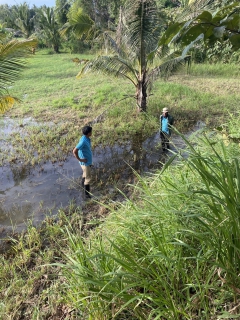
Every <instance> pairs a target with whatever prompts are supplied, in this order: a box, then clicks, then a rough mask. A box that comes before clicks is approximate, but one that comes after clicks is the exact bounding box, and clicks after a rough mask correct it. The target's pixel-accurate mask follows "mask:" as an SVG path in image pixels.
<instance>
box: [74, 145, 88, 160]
mask: <svg viewBox="0 0 240 320" xmlns="http://www.w3.org/2000/svg"><path fill="white" fill-rule="evenodd" d="M73 155H74V157H75V158H76V159H78V161H80V162H87V159H80V158H79V156H78V149H77V148H74V149H73Z"/></svg>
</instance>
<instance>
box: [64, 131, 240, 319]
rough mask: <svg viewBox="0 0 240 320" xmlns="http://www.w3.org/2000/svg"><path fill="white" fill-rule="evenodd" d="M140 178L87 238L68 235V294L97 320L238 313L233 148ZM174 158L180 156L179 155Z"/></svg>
mask: <svg viewBox="0 0 240 320" xmlns="http://www.w3.org/2000/svg"><path fill="white" fill-rule="evenodd" d="M198 143H199V146H196V145H194V146H193V144H188V147H189V149H188V158H187V159H186V158H184V159H181V160H182V161H181V162H177V163H176V164H175V165H174V166H171V167H170V166H169V165H170V163H172V161H173V160H174V158H176V156H174V158H171V159H170V160H169V162H168V163H167V164H166V165H165V167H164V169H163V170H162V171H161V172H159V173H156V174H154V175H153V177H152V178H144V179H142V178H141V177H139V181H140V182H139V185H137V186H136V187H135V188H134V190H135V192H134V195H133V197H132V200H130V199H126V203H124V204H122V205H120V206H121V209H119V210H118V211H113V212H112V214H110V216H109V218H108V219H107V221H106V222H105V223H104V224H103V225H102V226H101V227H100V228H98V229H95V230H94V233H92V234H91V236H90V237H89V238H88V239H84V240H83V239H82V238H81V236H80V235H78V236H76V235H73V234H72V232H71V230H69V229H67V232H68V238H69V248H70V254H69V253H68V255H67V257H68V260H69V262H68V263H67V265H65V266H63V268H64V269H65V270H66V277H67V289H66V290H67V292H68V298H69V299H70V301H72V302H73V303H74V305H75V307H76V308H83V307H84V308H87V309H88V312H89V314H90V315H91V317H93V318H97V319H103V318H104V319H113V318H116V319H117V317H118V316H121V317H123V316H124V314H125V315H126V314H127V315H128V316H130V317H131V318H132V319H158V318H166V319H183V318H184V319H189V320H190V319H212V315H216V317H222V316H228V317H230V316H231V315H232V316H234V315H235V314H236V313H238V311H239V310H238V307H237V302H236V303H235V302H234V301H237V299H238V297H239V291H240V283H239V279H238V273H239V272H238V270H239V267H240V259H239V249H240V248H239V243H238V240H237V239H239V237H240V231H239V230H240V228H239V206H238V203H239V199H240V193H239V189H240V188H239V185H240V181H239V179H240V166H239V163H238V160H237V158H238V157H239V156H240V153H239V149H238V146H237V145H236V144H229V145H228V146H225V145H224V143H222V141H221V139H220V136H219V135H216V136H212V137H211V139H210V138H209V137H208V136H207V135H206V138H204V139H202V140H199V136H198ZM180 158H181V157H180Z"/></svg>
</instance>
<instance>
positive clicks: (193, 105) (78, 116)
mask: <svg viewBox="0 0 240 320" xmlns="http://www.w3.org/2000/svg"><path fill="white" fill-rule="evenodd" d="M74 57H75V56H73V55H71V54H59V55H48V54H46V52H45V51H38V52H37V53H36V55H35V56H33V57H32V59H31V60H30V63H29V68H28V69H27V70H25V73H24V76H23V78H22V79H21V80H20V81H18V82H17V83H15V85H14V87H13V88H12V89H11V93H12V94H13V95H15V96H18V97H20V98H22V103H21V104H20V105H18V106H15V107H14V108H13V109H12V110H11V111H9V113H8V116H10V117H18V118H19V117H20V118H21V117H26V116H31V117H33V118H35V119H37V120H38V121H39V122H41V123H42V124H40V125H39V127H38V129H32V128H29V127H25V128H24V130H25V132H26V133H25V134H24V139H22V138H20V137H19V135H18V133H15V134H13V135H12V136H11V137H10V140H11V143H12V147H13V154H14V155H10V157H9V155H8V154H7V153H6V152H2V153H1V158H2V163H3V159H4V160H7V161H21V162H24V163H32V164H35V163H39V162H41V161H44V159H46V160H52V161H56V159H57V158H58V157H59V156H60V154H66V153H69V152H71V150H72V148H73V147H74V146H75V145H76V143H77V141H78V139H79V136H80V135H81V128H82V126H83V125H84V124H86V123H91V124H92V125H93V129H94V131H93V139H92V141H93V146H94V145H98V144H102V145H111V144H114V143H115V142H123V141H126V140H129V139H131V135H132V134H135V133H136V132H137V133H138V132H140V131H141V132H143V135H144V136H145V137H148V136H150V135H151V134H152V133H153V132H156V131H157V130H158V119H159V115H160V113H161V109H162V108H163V107H169V108H170V110H171V113H172V114H173V115H174V117H175V126H176V127H177V128H178V130H180V131H181V132H186V131H188V130H189V129H190V128H191V127H192V126H193V125H194V124H195V123H196V121H197V120H202V121H204V122H206V124H208V125H209V126H216V125H219V124H221V123H222V122H223V121H224V118H225V117H226V115H228V113H229V112H230V113H234V112H235V110H236V106H237V104H238V101H239V98H240V93H239V90H238V86H237V82H238V79H239V73H238V72H237V70H238V68H237V66H236V67H235V69H234V70H235V72H234V73H233V72H232V71H233V68H234V67H233V66H232V65H221V67H220V65H215V66H214V65H211V66H209V65H207V66H206V65H197V66H196V65H193V66H192V69H191V72H190V74H187V73H186V70H185V69H183V70H181V71H180V72H179V73H178V74H176V75H175V76H173V77H171V78H170V79H169V80H168V81H157V82H156V83H155V84H154V88H153V92H152V93H153V94H152V95H151V96H150V97H149V101H148V113H147V115H143V114H141V115H139V114H138V113H137V111H136V107H135V100H134V98H133V96H134V87H132V86H131V85H130V84H128V83H127V82H126V81H123V80H117V79H113V78H108V77H105V76H103V75H99V74H94V75H87V76H86V77H84V78H82V79H81V80H78V79H76V74H77V73H78V70H79V68H80V67H79V66H77V65H76V64H75V63H74V62H73V61H72V59H73V58H74ZM80 58H88V59H91V58H92V57H91V56H82V57H80ZM210 70H212V71H211V72H210ZM214 70H215V71H216V72H215V74H214V72H213V71H214ZM44 122H50V123H52V125H51V126H48V127H46V126H45V125H44ZM44 137H46V139H43V138H44ZM20 140H22V144H21V146H22V147H21V148H18V147H17V145H18V142H19V141H20ZM15 141H16V142H15ZM15 148H18V152H17V159H15V158H16V152H14V150H15ZM27 151H29V152H27ZM33 155H34V158H33Z"/></svg>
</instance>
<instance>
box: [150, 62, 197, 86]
mask: <svg viewBox="0 0 240 320" xmlns="http://www.w3.org/2000/svg"><path fill="white" fill-rule="evenodd" d="M190 59H191V56H185V57H183V56H177V57H174V58H172V59H169V57H168V58H166V59H165V61H162V63H161V64H160V65H159V66H157V67H156V68H154V69H153V70H152V71H151V73H149V76H148V82H149V83H150V82H152V81H153V80H155V79H157V78H165V79H167V78H168V77H169V76H170V75H171V74H173V73H174V72H176V71H177V70H178V69H179V68H180V67H181V66H182V65H184V64H186V63H189V62H190Z"/></svg>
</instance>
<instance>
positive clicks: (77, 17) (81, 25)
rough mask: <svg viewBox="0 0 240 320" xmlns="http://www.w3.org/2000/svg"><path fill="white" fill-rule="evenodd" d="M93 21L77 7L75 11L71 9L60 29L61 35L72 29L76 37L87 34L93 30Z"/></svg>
mask: <svg viewBox="0 0 240 320" xmlns="http://www.w3.org/2000/svg"><path fill="white" fill-rule="evenodd" d="M93 27H94V21H93V20H92V19H91V18H90V17H89V16H88V15H87V14H85V13H83V10H82V9H81V8H79V9H78V10H77V11H71V12H70V14H69V21H68V22H67V23H65V25H64V26H63V28H62V30H61V35H65V34H66V33H68V32H69V31H73V32H74V33H75V35H76V36H77V37H78V38H81V37H82V36H83V35H89V33H91V31H93V30H92V29H93Z"/></svg>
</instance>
